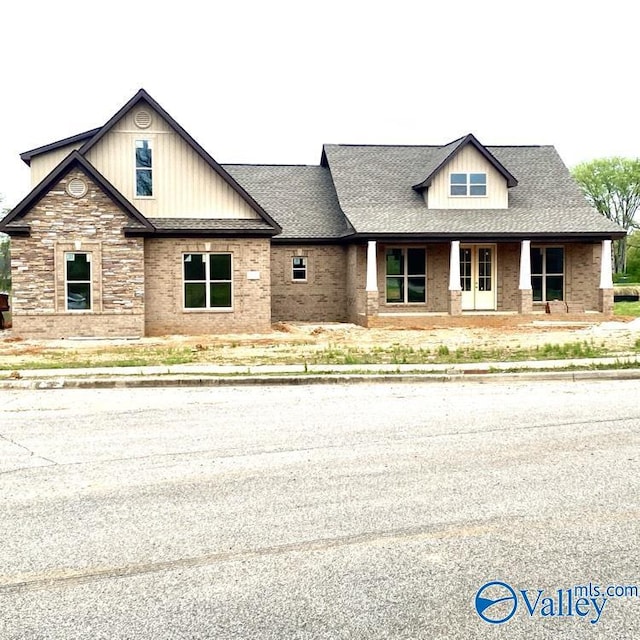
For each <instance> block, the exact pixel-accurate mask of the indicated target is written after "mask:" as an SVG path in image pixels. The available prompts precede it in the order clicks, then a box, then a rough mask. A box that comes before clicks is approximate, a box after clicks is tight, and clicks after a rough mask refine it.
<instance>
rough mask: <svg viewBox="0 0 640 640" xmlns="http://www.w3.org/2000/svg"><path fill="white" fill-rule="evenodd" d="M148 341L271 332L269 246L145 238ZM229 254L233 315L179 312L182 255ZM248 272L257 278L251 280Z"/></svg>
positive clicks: (235, 240)
mask: <svg viewBox="0 0 640 640" xmlns="http://www.w3.org/2000/svg"><path fill="white" fill-rule="evenodd" d="M144 250H145V259H144V269H145V282H146V323H145V327H146V334H147V335H168V334H183V335H204V334H210V333H260V332H266V331H269V330H270V329H271V282H270V277H269V267H270V240H269V239H263V238H228V239H220V238H202V239H200V238H197V239H189V238H162V239H157V238H150V239H147V240H145V244H144ZM189 252H194V253H195V252H198V253H199V252H202V253H209V252H228V253H231V254H232V256H233V257H232V269H233V294H232V295H233V298H232V300H233V302H232V304H233V309H232V310H231V311H228V310H211V309H202V310H200V309H188V310H185V309H184V300H183V274H182V254H183V253H189ZM249 272H257V273H258V275H259V277H258V278H257V279H251V278H250V277H249V275H255V273H254V274H250V273H249Z"/></svg>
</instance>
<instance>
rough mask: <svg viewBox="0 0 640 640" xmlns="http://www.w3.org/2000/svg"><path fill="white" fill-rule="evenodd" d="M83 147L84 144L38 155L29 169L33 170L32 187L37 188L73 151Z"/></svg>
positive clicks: (78, 143)
mask: <svg viewBox="0 0 640 640" xmlns="http://www.w3.org/2000/svg"><path fill="white" fill-rule="evenodd" d="M81 146H82V142H76V143H75V144H70V145H67V146H66V147H61V148H60V149H54V150H53V151H49V152H48V153H42V154H38V155H37V156H34V157H33V158H31V163H30V164H29V168H30V169H31V186H32V187H35V186H36V185H37V184H39V183H40V181H41V180H42V179H43V178H44V177H45V176H47V175H49V173H51V171H53V169H55V168H56V167H57V166H58V165H59V164H60V163H61V162H62V161H63V160H64V159H65V158H66V157H67V156H68V155H69V154H70V153H71V152H72V151H76V150H78V149H79V148H80V147H81Z"/></svg>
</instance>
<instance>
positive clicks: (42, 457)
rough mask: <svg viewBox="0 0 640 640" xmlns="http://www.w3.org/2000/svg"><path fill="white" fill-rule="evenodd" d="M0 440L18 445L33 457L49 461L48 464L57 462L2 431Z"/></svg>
mask: <svg viewBox="0 0 640 640" xmlns="http://www.w3.org/2000/svg"><path fill="white" fill-rule="evenodd" d="M0 440H4V441H5V442H8V443H9V444H12V445H13V446H14V447H18V448H19V449H23V450H24V451H26V452H27V453H28V454H29V455H30V456H31V457H33V458H39V459H40V460H44V461H45V462H49V463H50V464H58V463H57V462H56V461H55V460H52V459H51V458H47V457H46V456H41V455H40V454H38V453H36V452H35V451H34V450H33V449H30V448H29V447H27V446H26V445H24V444H21V443H19V442H16V441H15V440H14V439H13V438H10V437H9V436H7V435H5V434H4V433H0ZM5 473H7V472H5Z"/></svg>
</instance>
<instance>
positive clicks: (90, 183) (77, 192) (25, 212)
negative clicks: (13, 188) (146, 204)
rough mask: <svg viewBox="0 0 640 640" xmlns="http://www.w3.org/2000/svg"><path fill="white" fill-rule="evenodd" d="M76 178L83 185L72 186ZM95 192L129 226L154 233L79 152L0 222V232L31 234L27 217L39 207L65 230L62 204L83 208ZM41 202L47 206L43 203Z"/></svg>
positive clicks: (68, 158) (61, 164)
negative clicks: (120, 214) (81, 205)
mask: <svg viewBox="0 0 640 640" xmlns="http://www.w3.org/2000/svg"><path fill="white" fill-rule="evenodd" d="M74 172H75V173H74ZM73 178H76V180H80V182H81V183H84V184H79V185H76V186H70V185H69V181H70V180H72V179H73ZM92 190H93V192H92ZM96 191H99V192H100V193H101V197H102V196H105V197H106V199H108V200H110V201H111V202H112V203H113V204H114V205H115V207H116V208H117V209H119V210H120V211H121V212H122V214H123V215H124V216H125V217H126V218H127V219H128V220H129V225H128V226H131V227H133V228H138V229H145V230H148V231H152V230H153V225H152V224H151V223H150V222H149V221H148V220H147V219H146V218H145V217H144V216H143V215H142V214H141V213H140V212H139V211H138V210H137V209H136V208H135V207H134V206H133V205H132V204H131V203H130V202H129V201H128V200H127V199H126V198H124V197H123V196H122V194H121V193H119V192H118V191H117V189H115V188H114V187H113V186H112V185H111V184H110V183H109V182H108V181H107V180H105V178H104V176H102V175H101V174H100V173H99V172H98V171H96V169H95V168H94V167H93V166H91V164H90V163H89V162H87V160H86V159H85V158H84V157H83V156H82V155H80V153H78V151H73V152H71V153H70V154H69V155H68V156H67V157H66V158H65V159H64V160H63V161H62V162H61V163H60V164H59V165H58V166H57V167H56V168H55V169H54V170H53V171H51V172H50V173H49V174H48V175H47V177H46V178H45V179H44V180H42V181H41V182H40V183H39V184H38V185H37V186H36V187H35V188H34V189H32V191H31V192H30V193H29V194H28V195H27V196H26V197H25V198H24V199H23V200H22V201H21V202H19V203H18V204H17V205H16V206H15V207H14V208H13V209H12V210H11V211H10V212H9V214H8V215H7V216H6V217H5V218H3V219H2V221H0V230H2V231H4V232H6V233H8V234H9V235H14V234H25V233H26V234H29V232H30V229H29V225H28V220H25V218H28V217H29V214H30V213H31V211H32V210H33V209H34V208H38V207H39V208H40V209H43V208H44V210H46V211H47V214H46V215H47V217H48V218H50V219H51V220H54V226H55V225H57V228H59V230H64V229H63V227H64V224H63V223H62V222H60V221H55V220H56V218H57V215H58V213H59V208H60V206H59V205H60V203H64V205H65V206H67V205H69V207H70V208H71V209H73V208H74V204H75V205H80V204H86V203H87V202H90V201H91V200H92V198H93V197H94V195H93V194H94V193H95V192H96ZM42 202H44V204H41V203H42ZM56 203H57V204H56ZM111 217H113V216H111Z"/></svg>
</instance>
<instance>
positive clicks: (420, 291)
mask: <svg viewBox="0 0 640 640" xmlns="http://www.w3.org/2000/svg"><path fill="white" fill-rule="evenodd" d="M386 264H387V273H386V281H387V282H386V284H387V287H386V288H387V302H391V303H404V304H408V303H419V302H426V289H427V288H426V284H427V276H426V273H427V256H426V251H425V249H419V248H406V249H401V248H398V249H395V248H394V249H387V255H386Z"/></svg>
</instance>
